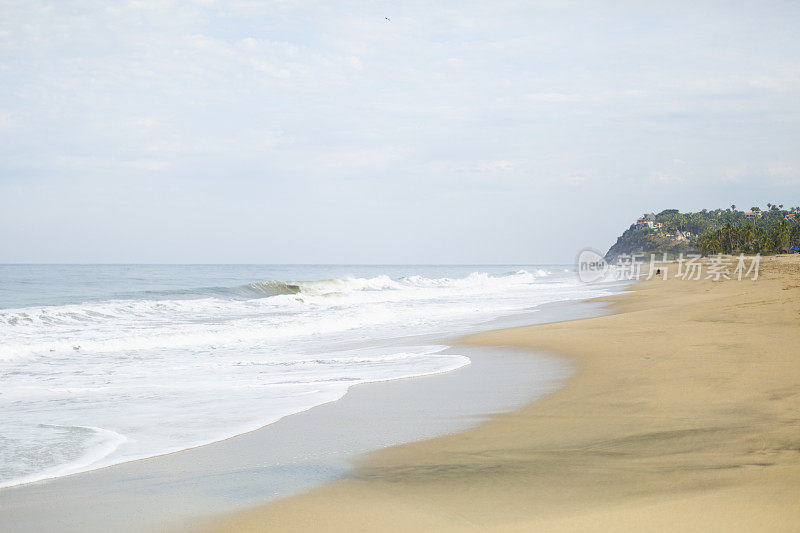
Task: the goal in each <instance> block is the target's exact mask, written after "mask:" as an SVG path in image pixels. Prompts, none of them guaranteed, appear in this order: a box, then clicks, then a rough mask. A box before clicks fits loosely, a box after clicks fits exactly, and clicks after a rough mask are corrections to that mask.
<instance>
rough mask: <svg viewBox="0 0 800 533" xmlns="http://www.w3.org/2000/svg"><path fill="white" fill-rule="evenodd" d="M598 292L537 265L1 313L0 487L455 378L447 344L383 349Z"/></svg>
mask: <svg viewBox="0 0 800 533" xmlns="http://www.w3.org/2000/svg"><path fill="white" fill-rule="evenodd" d="M598 294H601V293H598V289H597V287H592V288H590V287H587V286H585V285H582V284H580V283H578V282H577V280H576V279H575V278H574V276H573V275H569V274H566V273H560V272H551V271H550V270H549V269H545V268H542V269H537V270H536V271H535V272H533V273H532V272H529V271H527V270H515V271H511V272H509V273H507V274H505V275H499V276H498V275H489V274H487V273H485V272H474V273H472V274H470V275H467V276H464V277H452V278H450V277H439V278H435V277H425V276H421V275H409V276H404V277H396V278H392V277H389V276H388V275H378V276H373V277H364V278H359V277H346V278H339V279H329V280H317V281H313V280H312V281H264V282H258V283H250V284H247V285H241V286H235V287H229V288H226V287H215V288H211V289H202V290H200V289H198V290H193V291H192V297H185V295H184V294H182V293H176V294H172V293H166V294H158V295H156V296H152V297H146V298H138V299H136V298H128V299H108V300H102V301H96V302H89V303H75V304H68V305H59V306H45V307H36V308H30V307H29V308H17V309H4V310H1V311H0V376H2V378H3V388H2V390H0V430H2V431H0V435H6V436H7V437H5V438H0V465H4V467H3V468H2V469H0V486H8V485H13V484H17V483H23V482H27V481H31V480H35V479H42V478H46V477H53V476H58V475H65V474H68V473H74V472H79V471H82V470H88V469H92V468H98V467H101V466H106V465H110V464H114V463H119V462H123V461H127V460H131V459H135V458H141V457H148V456H152V455H157V454H161V453H166V452H170V451H175V450H179V449H184V448H187V447H191V446H196V445H199V444H204V443H208V442H213V441H216V440H220V439H223V438H226V437H229V436H232V435H235V434H238V433H241V432H243V431H249V430H252V429H256V428H258V427H260V426H263V425H265V424H269V423H272V422H275V421H276V420H278V419H280V418H282V417H283V416H286V415H288V414H292V413H297V412H300V411H303V410H306V409H309V408H311V407H314V406H316V405H320V404H322V403H326V402H330V401H334V400H336V399H338V398H340V397H341V396H342V395H343V394H345V393H346V391H347V389H348V387H350V386H352V385H354V384H357V383H363V382H367V381H379V380H387V379H397V378H403V377H412V376H419V375H424V374H431V373H436V372H446V371H449V370H453V369H456V368H458V367H460V366H463V365H465V364H468V363H469V360H468V359H467V358H466V357H463V356H460V355H453V354H446V353H443V350H444V348H446V347H445V346H400V345H398V344H396V343H395V345H394V346H392V345H391V344H392V343H387V342H386V341H385V340H384V341H383V342H381V343H380V344H376V343H375V341H376V340H378V339H389V338H395V337H397V338H399V337H405V336H408V335H412V334H420V333H437V332H448V333H456V332H458V331H461V330H464V329H466V328H469V327H470V325H472V324H475V323H478V322H480V321H483V320H489V319H492V318H495V317H498V316H501V315H509V314H513V313H517V312H521V311H525V310H526V309H529V308H531V307H533V306H535V305H537V304H540V303H544V302H551V301H557V300H568V299H577V298H586V297H589V296H594V295H598ZM354 344H360V345H363V346H365V347H361V348H357V349H354V348H353V345H354ZM376 345H380V346H383V347H380V348H376V347H371V346H376ZM337 346H340V347H341V348H336V347H337Z"/></svg>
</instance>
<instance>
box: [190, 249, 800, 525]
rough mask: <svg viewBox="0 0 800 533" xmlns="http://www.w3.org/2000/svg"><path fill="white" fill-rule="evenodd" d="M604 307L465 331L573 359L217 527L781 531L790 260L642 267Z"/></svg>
mask: <svg viewBox="0 0 800 533" xmlns="http://www.w3.org/2000/svg"><path fill="white" fill-rule="evenodd" d="M605 300H607V301H609V302H611V304H612V307H613V311H614V314H611V315H608V316H602V317H598V318H588V319H582V320H577V321H569V322H559V323H554V324H544V325H536V326H529V327H517V328H513V329H506V330H498V331H492V332H487V333H480V334H477V335H471V336H468V337H466V338H465V339H464V340H465V341H466V342H468V343H471V344H476V345H495V346H498V345H502V346H514V347H521V348H527V349H539V350H547V351H550V352H553V353H556V354H559V355H562V356H565V357H567V358H568V359H569V360H571V361H573V362H574V363H575V364H576V365H577V366H578V367H579V369H580V370H579V372H578V373H577V374H576V375H574V376H573V377H572V378H571V379H569V381H568V382H567V384H566V386H565V387H563V388H561V389H559V390H558V391H556V392H554V393H553V394H551V395H549V396H547V397H545V398H543V399H541V400H539V401H536V402H534V403H532V404H530V405H528V406H526V407H524V408H522V409H520V410H518V411H515V412H512V413H508V414H501V415H498V416H496V417H494V418H493V419H492V420H490V421H488V422H486V423H484V424H482V425H481V426H479V427H477V428H474V429H471V430H468V431H465V432H462V433H458V434H455V435H448V436H443V437H439V438H436V439H433V440H429V441H424V442H417V443H412V444H407V445H403V446H398V447H393V448H389V449H386V450H381V451H379V452H375V453H372V454H370V455H368V456H367V457H365V458H363V459H362V460H361V461H360V463H359V469H358V470H357V472H356V473H355V475H352V476H348V477H347V478H345V479H343V480H339V481H336V482H333V483H331V484H328V485H325V486H323V487H320V488H317V489H314V490H312V491H310V492H307V493H305V494H302V495H299V496H296V497H291V498H288V499H285V500H281V501H278V502H275V503H273V504H270V505H267V506H263V507H258V508H255V509H251V510H247V511H243V512H240V513H236V514H234V515H227V516H223V517H218V518H215V519H213V520H211V521H209V522H206V523H203V524H200V525H197V527H200V528H204V529H207V530H213V531H230V530H239V531H255V530H265V529H268V528H275V529H280V530H283V531H293V530H307V529H322V530H328V531H345V530H348V531H352V530H374V529H378V528H380V529H387V530H404V531H408V530H415V529H416V530H424V529H428V530H432V529H436V530H470V529H489V530H530V529H537V530H543V531H583V530H586V531H590V530H603V529H614V530H617V531H619V530H665V529H667V530H692V529H694V530H696V529H697V528H702V529H705V530H720V531H722V530H726V531H731V530H734V531H754V530H755V531H757V530H769V531H793V530H794V529H795V528H796V524H797V523H798V522H800V503H798V501H797V498H796V487H797V485H798V483H799V482H800V436H798V435H800V420H798V417H797V405H798V401H799V400H800V358H798V357H797V356H796V347H797V346H798V344H800V328H798V327H797V326H798V321H800V318H799V313H798V311H799V310H800V261H798V257H773V258H765V259H764V260H763V261H762V272H761V277H760V278H759V279H758V280H757V281H752V280H743V281H735V280H732V281H722V282H714V281H712V280H699V281H684V280H676V279H672V280H669V281H666V282H664V281H662V280H650V281H646V282H642V283H639V284H637V285H636V287H635V288H634V290H633V291H630V292H628V293H625V294H621V295H617V296H613V297H610V298H605Z"/></svg>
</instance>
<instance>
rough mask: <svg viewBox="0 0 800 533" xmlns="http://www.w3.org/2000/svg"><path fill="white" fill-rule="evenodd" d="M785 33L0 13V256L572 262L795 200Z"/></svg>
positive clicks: (473, 6)
mask: <svg viewBox="0 0 800 533" xmlns="http://www.w3.org/2000/svg"><path fill="white" fill-rule="evenodd" d="M384 17H389V18H391V21H387V20H386V19H385V18H384ZM798 27H800V2H797V1H790V2H769V1H753V2H733V1H726V2H704V1H698V0H694V1H671V2H664V1H658V2H656V1H653V2H641V1H640V2H597V1H587V2H570V1H537V2H500V1H492V2H486V1H480V2H463V1H459V2H428V1H425V2H402V3H401V2H395V3H389V2H301V1H298V2H293V1H277V2H257V1H246V0H242V1H231V2H223V1H214V0H196V1H190V0H185V1H168V0H152V1H150V0H141V1H130V2H108V1H103V2H100V1H91V0H83V1H74V2H73V1H67V0H59V1H53V2H39V1H34V0H25V1H14V2H11V1H0V223H1V224H2V233H0V262H224V263H238V262H248V263H306V262H331V263H359V262H362V263H363V262H366V263H441V262H447V263H475V262H479V263H503V262H570V261H572V260H573V259H574V257H575V256H576V254H577V252H578V251H579V250H580V249H581V248H583V247H586V246H592V247H596V248H599V249H601V250H605V249H607V248H608V246H610V245H611V244H612V243H613V242H614V240H615V238H616V236H617V235H618V234H619V233H620V232H621V231H622V230H624V229H625V228H626V227H627V226H628V225H629V224H630V223H631V222H632V221H633V219H635V218H636V216H637V215H639V214H641V213H642V212H644V211H648V212H649V211H660V210H662V209H665V208H679V209H682V210H689V209H701V208H703V207H707V208H715V207H725V206H729V205H730V204H732V203H735V204H737V205H738V206H739V207H750V206H751V205H761V207H765V204H766V203H767V202H769V201H773V202H776V203H784V204H787V205H789V204H791V205H796V204H800V195H799V194H798V192H799V191H800V37H799V36H800V32H798V31H797V28H798Z"/></svg>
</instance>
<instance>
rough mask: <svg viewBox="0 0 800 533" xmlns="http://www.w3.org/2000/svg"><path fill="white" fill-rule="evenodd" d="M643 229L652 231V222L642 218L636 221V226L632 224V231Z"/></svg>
mask: <svg viewBox="0 0 800 533" xmlns="http://www.w3.org/2000/svg"><path fill="white" fill-rule="evenodd" d="M644 228H650V229H653V221H652V220H647V219H646V218H644V217H642V218H639V219H636V224H634V229H644Z"/></svg>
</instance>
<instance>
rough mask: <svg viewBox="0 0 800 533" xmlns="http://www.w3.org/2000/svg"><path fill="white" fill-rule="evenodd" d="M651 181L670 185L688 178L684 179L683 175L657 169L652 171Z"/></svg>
mask: <svg viewBox="0 0 800 533" xmlns="http://www.w3.org/2000/svg"><path fill="white" fill-rule="evenodd" d="M649 181H650V183H653V184H660V185H669V184H675V183H683V182H684V181H686V180H684V179H683V178H682V177H681V176H676V175H675V174H669V173H667V172H660V171H656V172H651V173H650V178H649Z"/></svg>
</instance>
